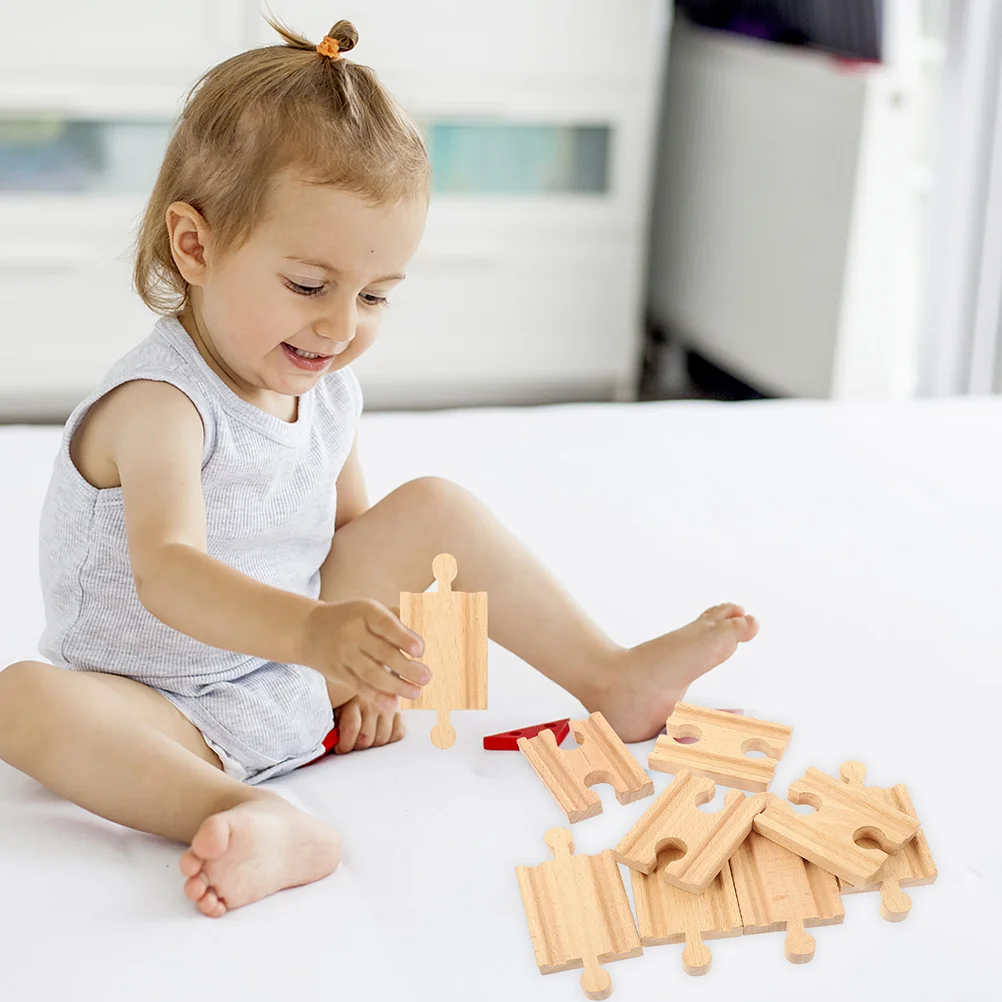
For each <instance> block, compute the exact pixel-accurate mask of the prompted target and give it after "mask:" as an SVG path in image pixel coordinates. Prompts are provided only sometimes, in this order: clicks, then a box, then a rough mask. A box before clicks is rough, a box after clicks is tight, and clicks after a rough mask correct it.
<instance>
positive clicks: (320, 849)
mask: <svg viewBox="0 0 1002 1002" xmlns="http://www.w3.org/2000/svg"><path fill="white" fill-rule="evenodd" d="M0 759H2V760H3V761H5V762H7V763H8V764H10V765H12V766H14V768H16V769H19V770H21V771H22V772H25V773H27V774H28V775H29V776H32V777H33V778H34V779H36V780H38V782H40V783H41V784H42V785H43V786H45V787H47V788H48V789H50V790H52V791H53V792H54V793H57V794H59V795H60V796H61V797H64V798H66V799H67V800H70V801H72V802H73V803H75V804H78V805H79V806H81V807H83V808H85V809H86V810H88V811H91V812H92V813H94V814H98V815H100V816H101V817H103V818H107V819H108V820H110V821H115V822H117V823H118V824H122V825H126V826H127V827H129V828H135V829H138V830H139V831H145V832H150V833H151V834H154V835H161V836H164V837H165V838H170V839H176V840H177V841H179V842H190V843H192V848H191V849H189V850H188V851H187V852H186V853H185V854H184V856H183V857H182V871H183V872H184V873H185V875H186V876H187V877H189V878H190V879H189V880H188V882H187V884H186V886H185V891H186V893H187V894H188V896H189V897H190V898H192V900H195V901H198V903H199V907H200V908H201V909H202V911H203V912H205V914H207V915H213V916H217V915H221V914H223V913H224V912H225V910H226V908H227V907H229V908H236V907H239V906H240V905H243V904H247V903H249V902H250V901H255V900H257V899H258V898H262V897H264V896H265V895H267V894H271V893H273V892H274V891H277V890H280V889H281V888H283V887H291V886H295V885H296V884H303V883H308V882H310V881H312V880H318V879H319V878H320V877H323V876H326V875H327V874H328V873H330V872H331V871H332V870H333V869H334V868H335V866H336V865H337V863H338V861H339V858H340V847H339V844H338V840H337V834H336V833H335V832H334V831H333V830H331V829H330V828H329V827H328V826H327V825H325V824H323V823H322V822H320V821H318V820H316V819H314V818H311V817H310V816H309V815H306V814H303V813H302V812H301V811H298V810H297V809H296V808H294V807H293V806H292V805H291V804H289V803H288V802H287V801H285V800H283V799H282V798H281V797H279V796H278V795H277V794H274V793H271V792H268V791H265V790H260V789H256V788H254V787H251V786H246V785H245V784H243V783H240V782H238V781H237V780H235V779H233V778H232V777H230V776H227V775H225V773H223V772H222V771H221V769H220V768H219V759H218V757H217V756H216V755H215V753H214V752H212V751H211V750H210V749H209V748H208V746H207V745H206V744H205V742H204V740H203V739H202V735H201V733H200V732H199V731H198V729H197V728H196V727H194V726H193V725H192V724H191V723H190V722H189V721H188V720H187V719H186V718H185V717H184V716H183V714H181V712H180V711H179V710H177V708H176V707H174V705H173V704H172V703H171V702H170V701H169V700H167V699H165V698H164V697H163V696H161V695H160V694H159V693H157V692H154V691H153V690H152V689H150V688H149V687H148V686H145V685H143V684H142V683H141V682H137V681H135V680H133V679H128V678H122V677H119V676H115V675H107V674H102V673H96V672H76V671H68V670H66V669H63V668H55V667H53V666H52V665H47V664H42V663H39V662H33V661H24V662H20V663H18V664H15V665H11V666H10V667H9V668H7V669H6V670H4V671H0ZM196 862H197V865H196Z"/></svg>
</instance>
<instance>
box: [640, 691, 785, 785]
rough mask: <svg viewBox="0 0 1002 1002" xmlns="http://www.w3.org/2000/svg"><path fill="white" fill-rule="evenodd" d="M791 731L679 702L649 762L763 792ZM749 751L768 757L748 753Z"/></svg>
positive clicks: (663, 769)
mask: <svg viewBox="0 0 1002 1002" xmlns="http://www.w3.org/2000/svg"><path fill="white" fill-rule="evenodd" d="M792 733H793V728H792V727H787V726H785V725H784V724H773V723H770V722H769V721H768V720H756V719H755V718H754V717H745V716H738V715H736V714H734V713H729V712H727V711H725V710H711V709H708V708H706V707H703V706H693V705H691V704H690V703H676V704H675V709H674V710H673V711H672V714H671V716H670V717H669V718H668V723H667V733H666V734H663V735H662V736H661V737H659V738H658V740H657V744H656V745H655V746H654V750H653V751H652V752H651V754H650V756H649V757H648V759H647V765H648V767H649V768H651V769H657V770H658V771H660V772H678V771H679V770H680V769H688V770H689V772H691V773H693V774H694V775H696V776H706V777H708V778H709V779H712V780H713V781H714V782H716V783H719V784H720V785H721V786H732V787H736V788H737V789H739V790H748V791H750V792H751V793H760V792H762V791H763V790H767V789H768V788H769V784H770V783H771V782H772V777H773V775H774V774H775V772H776V763H777V762H778V761H779V760H780V759H781V758H782V757H783V752H784V751H786V746H787V745H788V744H789V742H790V735H791V734H792ZM750 751H759V752H765V754H766V756H767V757H766V758H749V757H748V755H747V753H748V752H750Z"/></svg>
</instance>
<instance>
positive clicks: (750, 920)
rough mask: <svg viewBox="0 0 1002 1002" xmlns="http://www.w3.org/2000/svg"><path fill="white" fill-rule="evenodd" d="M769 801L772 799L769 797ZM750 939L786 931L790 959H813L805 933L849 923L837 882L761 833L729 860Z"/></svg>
mask: <svg viewBox="0 0 1002 1002" xmlns="http://www.w3.org/2000/svg"><path fill="white" fill-rule="evenodd" d="M769 796H770V798H771V797H772V796H773V795H772V794H769ZM730 867H731V875H732V876H733V879H734V888H735V891H736V892H737V900H738V907H739V908H740V910H741V922H742V925H743V927H744V932H745V935H754V934H756V933H763V932H779V931H782V930H783V929H785V930H786V943H785V952H786V959H787V960H789V961H790V963H792V964H806V963H807V962H808V961H810V960H813V959H814V948H815V942H814V937H813V936H811V935H810V934H809V933H807V932H805V929H806V928H809V927H813V926H820V925H838V924H839V923H840V922H842V920H843V919H844V918H845V909H844V908H843V907H842V897H841V895H840V894H839V884H838V878H837V877H836V876H835V875H834V874H831V873H829V872H828V871H827V870H822V869H821V867H819V866H815V865H814V864H813V863H811V862H809V861H808V860H806V859H804V858H803V857H802V856H798V855H797V854H796V853H795V852H790V850H789V849H784V848H783V847H782V846H781V845H778V844H777V843H776V842H772V841H771V840H769V839H767V838H766V837H765V836H764V835H759V834H758V832H756V831H751V832H749V833H748V837H747V838H746V839H745V840H744V842H742V843H741V845H739V846H738V848H737V851H736V852H735V853H734V855H733V856H731V859H730Z"/></svg>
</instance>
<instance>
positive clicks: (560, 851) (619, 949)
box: [515, 828, 643, 999]
mask: <svg viewBox="0 0 1002 1002" xmlns="http://www.w3.org/2000/svg"><path fill="white" fill-rule="evenodd" d="M546 844H547V845H548V846H549V847H550V851H551V852H552V853H553V859H551V860H547V861H545V862H544V863H541V864H540V865H539V866H517V867H515V873H516V875H517V876H518V885H519V888H520V889H521V891H522V904H523V905H524V907H525V919H526V922H527V923H528V925H529V935H530V937H531V938H532V948H533V950H534V951H535V954H536V964H537V965H538V966H539V972H540V974H554V973H556V972H557V971H569V970H572V969H573V968H576V967H584V973H583V974H582V975H581V988H582V990H583V991H584V993H585V995H587V996H588V998H590V999H605V998H608V997H609V996H610V995H611V994H612V979H611V978H610V977H609V974H608V972H607V971H604V970H603V969H602V968H601V967H600V966H599V965H600V964H606V963H609V962H610V961H613V960H625V959H626V958H628V957H639V956H640V955H641V953H643V947H642V946H641V945H640V937H639V936H638V935H637V927H636V925H635V924H634V921H633V913H632V912H631V911H630V902H629V899H628V898H627V896H626V888H625V887H624V886H623V878H622V876H621V875H620V872H619V867H618V866H617V865H616V860H615V857H614V856H613V854H612V850H611V849H606V850H605V851H604V852H601V853H599V854H598V855H596V856H575V855H573V853H574V838H573V836H572V835H571V831H570V829H569V828H551V829H550V830H549V831H548V832H547V833H546Z"/></svg>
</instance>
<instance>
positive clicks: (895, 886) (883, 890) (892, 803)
mask: <svg viewBox="0 0 1002 1002" xmlns="http://www.w3.org/2000/svg"><path fill="white" fill-rule="evenodd" d="M839 775H840V777H841V779H842V782H843V783H848V784H850V785H851V786H853V787H856V788H857V789H862V790H865V791H866V793H868V794H869V795H870V796H871V797H876V798H877V799H879V800H881V801H883V803H885V804H887V806H888V807H893V808H894V809H895V810H898V811H901V812H902V813H904V814H907V815H908V816H909V817H912V818H915V820H916V821H918V815H917V814H916V813H915V808H914V807H913V806H912V800H911V797H910V796H909V795H908V790H907V788H906V787H905V786H904V784H902V783H898V784H897V785H896V786H892V787H890V788H887V789H884V788H882V787H879V786H864V785H863V783H864V780H865V779H866V766H864V765H863V764H862V763H861V762H844V763H843V764H842V767H841V768H840V770H839ZM863 845H864V846H865V847H867V848H879V846H878V845H877V843H876V842H874V841H872V840H871V839H865V840H863ZM936 877H937V872H936V864H935V863H934V862H933V858H932V853H931V852H930V851H929V843H928V842H926V838H925V834H924V833H923V832H922V829H921V828H920V829H919V830H918V831H917V832H916V833H915V838H913V839H912V840H911V841H910V842H907V843H905V845H904V847H903V848H902V849H901V850H900V851H898V852H895V853H891V855H890V856H888V857H887V861H886V862H885V863H884V865H883V866H882V867H881V868H880V870H879V872H878V873H877V875H876V877H875V878H874V879H873V881H872V882H871V883H868V884H866V885H865V886H863V887H853V886H852V885H851V884H843V885H842V891H843V893H844V894H857V893H860V892H862V891H880V914H881V915H882V916H883V917H884V918H885V919H887V921H888V922H901V921H902V920H903V919H906V918H908V912H909V911H910V910H911V906H912V899H911V898H910V897H909V896H908V895H907V894H905V893H904V891H902V890H901V888H902V887H919V886H921V885H923V884H932V883H934V882H935V880H936Z"/></svg>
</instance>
